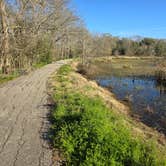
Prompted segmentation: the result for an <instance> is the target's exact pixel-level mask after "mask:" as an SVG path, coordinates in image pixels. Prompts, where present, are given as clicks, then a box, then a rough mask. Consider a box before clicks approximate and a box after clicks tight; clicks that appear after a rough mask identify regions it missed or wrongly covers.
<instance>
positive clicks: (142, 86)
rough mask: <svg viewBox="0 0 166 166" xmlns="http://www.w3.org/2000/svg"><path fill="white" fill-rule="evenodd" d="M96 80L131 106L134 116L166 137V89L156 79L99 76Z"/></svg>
mask: <svg viewBox="0 0 166 166" xmlns="http://www.w3.org/2000/svg"><path fill="white" fill-rule="evenodd" d="M95 80H96V81H97V82H98V83H99V84H100V85H101V86H103V87H107V88H108V89H109V90H110V91H111V92H113V93H114V94H115V95H116V97H117V98H118V99H119V100H122V101H125V102H127V103H128V104H129V105H130V106H131V110H132V114H133V116H135V117H137V118H139V120H141V121H142V122H144V123H145V124H147V125H148V126H150V127H153V128H155V129H157V130H158V131H161V132H163V133H164V134H165V135H166V87H165V85H162V84H159V83H158V82H157V81H156V79H155V77H144V76H121V77H120V76H114V75H111V74H110V75H108V74H107V75H106V76H104V75H103V74H102V75H97V76H95Z"/></svg>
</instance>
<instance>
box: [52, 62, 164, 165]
mask: <svg viewBox="0 0 166 166" xmlns="http://www.w3.org/2000/svg"><path fill="white" fill-rule="evenodd" d="M71 71H72V69H71V67H70V66H68V65H65V66H63V67H61V68H60V70H59V71H58V73H57V76H56V77H55V79H56V81H58V82H59V83H60V85H58V87H56V88H55V91H54V95H53V99H54V101H55V102H56V108H55V109H54V110H53V111H52V119H53V121H52V137H51V138H52V140H53V145H54V147H56V148H59V149H60V150H61V151H62V153H63V154H64V156H65V158H66V165H74V166H78V165H83V166H91V165H92V166H93V165H94V166H123V165H124V166H130V165H131V166H159V165H160V166H162V165H163V166H164V165H165V164H166V163H165V161H164V160H162V159H160V158H159V157H158V153H157V150H156V149H155V144H154V143H152V142H149V143H145V142H144V141H143V140H141V139H140V138H133V137H132V134H131V131H130V130H129V129H128V128H127V127H126V125H125V124H124V121H123V118H122V117H119V116H117V115H116V114H115V113H113V111H111V110H110V109H109V108H108V107H106V106H105V105H104V104H103V101H102V100H101V99H100V98H97V97H96V98H90V97H87V96H85V95H84V94H82V93H80V92H79V91H77V92H75V89H72V88H71V87H70V88H69V87H68V84H69V83H70V80H69V79H68V77H67V75H69V73H70V72H71Z"/></svg>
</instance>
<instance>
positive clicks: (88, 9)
mask: <svg viewBox="0 0 166 166" xmlns="http://www.w3.org/2000/svg"><path fill="white" fill-rule="evenodd" d="M73 5H74V7H75V8H76V10H77V14H78V15H79V16H80V17H81V18H83V20H84V22H85V25H86V26H87V27H88V29H89V30H90V32H92V33H110V34H112V35H113V36H120V37H131V36H136V35H140V36H144V37H152V38H166V0H73Z"/></svg>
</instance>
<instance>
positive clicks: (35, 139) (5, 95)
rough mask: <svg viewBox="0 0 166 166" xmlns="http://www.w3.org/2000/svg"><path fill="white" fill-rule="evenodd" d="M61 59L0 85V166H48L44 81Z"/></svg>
mask: <svg viewBox="0 0 166 166" xmlns="http://www.w3.org/2000/svg"><path fill="white" fill-rule="evenodd" d="M63 64H65V61H59V62H56V63H54V64H49V65H47V66H45V67H43V68H41V69H38V70H36V71H35V72H32V73H30V74H29V75H27V76H22V77H20V78H18V79H15V80H14V81H11V82H8V83H6V84H5V85H3V86H1V87H0V166H49V165H52V160H51V159H52V152H51V150H50V148H49V147H48V144H47V141H46V140H47V138H46V137H47V134H46V132H47V129H48V121H47V113H48V112H49V110H48V108H47V107H46V105H47V97H48V96H47V93H46V82H47V79H48V77H49V76H50V74H51V73H52V72H54V71H56V70H57V69H58V68H59V67H60V66H61V65H63Z"/></svg>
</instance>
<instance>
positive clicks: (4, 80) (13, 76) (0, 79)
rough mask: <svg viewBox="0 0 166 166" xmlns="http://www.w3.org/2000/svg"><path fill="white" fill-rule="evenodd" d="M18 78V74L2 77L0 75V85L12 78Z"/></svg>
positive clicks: (2, 75)
mask: <svg viewBox="0 0 166 166" xmlns="http://www.w3.org/2000/svg"><path fill="white" fill-rule="evenodd" d="M18 76H19V74H18V73H13V74H10V75H4V74H1V73H0V84H2V83H5V82H8V81H10V80H13V79H14V78H17V77H18Z"/></svg>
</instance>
